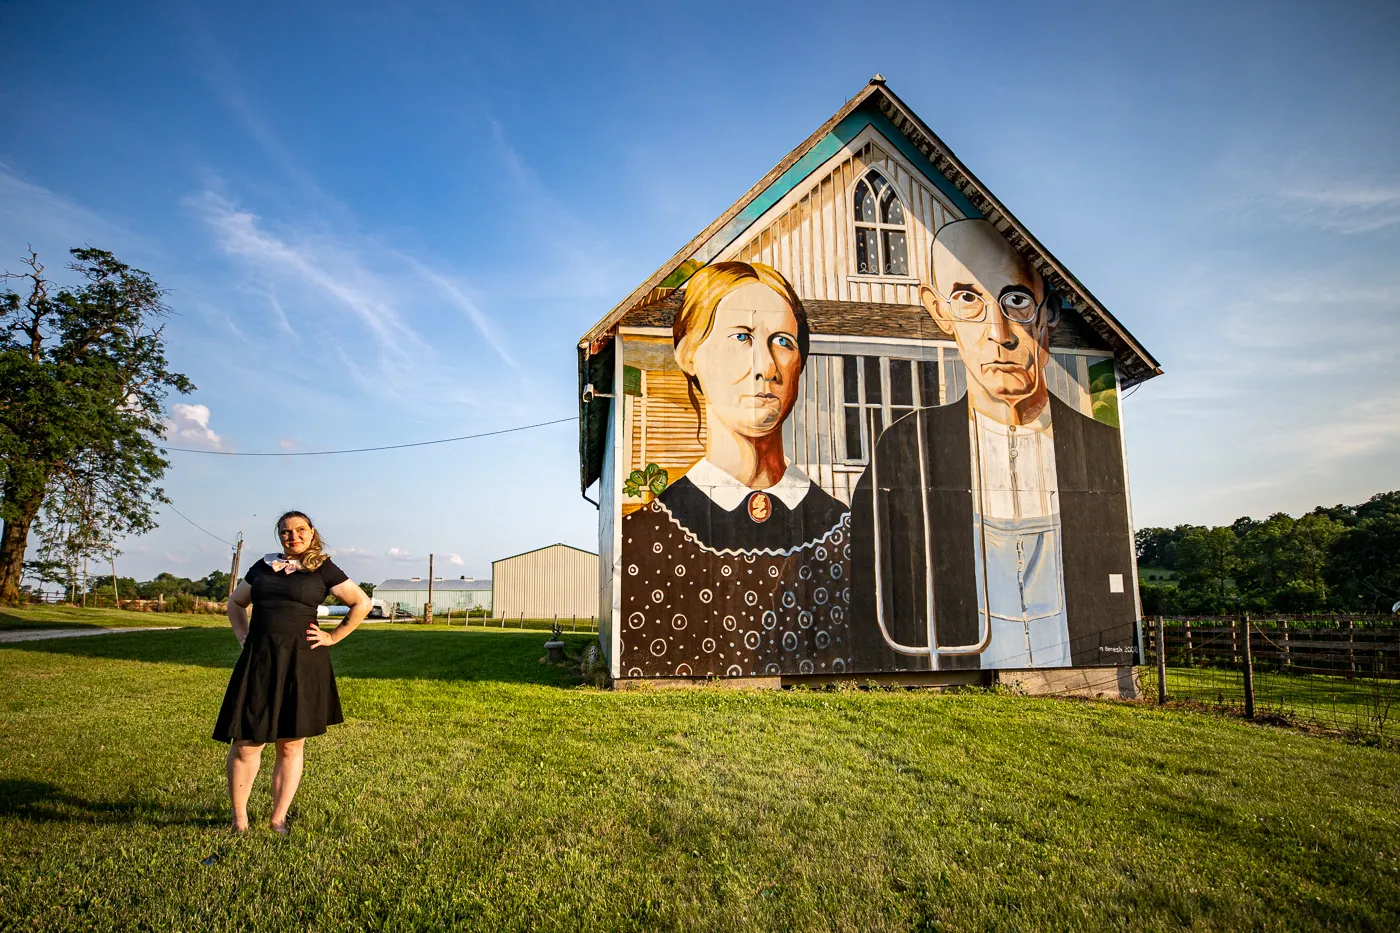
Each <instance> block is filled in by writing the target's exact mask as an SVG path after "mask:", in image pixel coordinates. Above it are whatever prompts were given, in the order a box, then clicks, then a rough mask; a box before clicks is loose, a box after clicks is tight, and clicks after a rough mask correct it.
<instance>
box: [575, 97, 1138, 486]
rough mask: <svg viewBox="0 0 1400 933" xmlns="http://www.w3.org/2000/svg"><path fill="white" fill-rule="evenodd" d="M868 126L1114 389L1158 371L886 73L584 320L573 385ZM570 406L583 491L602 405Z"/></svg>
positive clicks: (600, 429)
mask: <svg viewBox="0 0 1400 933" xmlns="http://www.w3.org/2000/svg"><path fill="white" fill-rule="evenodd" d="M871 125H873V126H875V127H876V129H878V130H879V131H880V132H881V133H882V135H884V136H885V137H886V139H887V140H888V141H889V142H890V143H891V144H892V145H893V146H895V148H897V149H898V150H899V151H900V152H901V154H902V155H904V156H905V157H906V158H907V159H909V160H910V161H911V162H913V163H915V164H916V165H918V167H919V168H920V169H921V170H922V171H923V173H924V174H925V175H926V176H927V177H928V179H929V181H930V182H932V183H933V184H935V185H936V186H937V187H938V188H939V189H940V190H941V192H942V193H943V194H944V195H945V196H947V197H948V199H949V201H950V202H952V203H953V204H954V205H955V206H956V207H957V208H958V209H959V210H960V211H962V212H963V214H964V215H966V216H968V217H981V218H985V219H986V220H988V221H989V222H991V223H992V225H993V226H995V227H996V229H997V230H998V231H999V232H1000V233H1001V234H1002V235H1003V236H1004V237H1006V239H1007V241H1008V242H1009V243H1010V244H1011V246H1012V247H1013V248H1014V249H1016V250H1017V251H1018V252H1019V253H1020V254H1021V255H1022V256H1023V257H1024V258H1025V259H1026V261H1027V262H1028V263H1029V264H1030V266H1031V267H1032V268H1034V269H1035V270H1036V271H1037V272H1039V273H1040V274H1041V276H1042V277H1043V278H1044V280H1045V283H1046V285H1047V287H1048V288H1050V289H1051V290H1052V291H1054V292H1055V293H1056V294H1058V295H1059V296H1060V299H1061V302H1062V304H1063V305H1064V306H1066V307H1067V308H1069V309H1071V310H1072V311H1073V312H1075V313H1076V314H1077V315H1078V317H1080V318H1081V319H1082V320H1083V322H1084V324H1085V325H1087V327H1088V329H1089V330H1091V331H1093V332H1094V334H1096V335H1097V337H1098V338H1099V339H1100V340H1101V341H1102V344H1103V346H1105V347H1106V348H1107V349H1109V350H1111V351H1112V352H1113V355H1114V358H1115V360H1116V361H1117V363H1118V371H1119V374H1120V376H1121V379H1122V385H1121V387H1122V388H1128V387H1130V386H1133V385H1136V384H1137V383H1140V382H1143V381H1145V380H1147V379H1151V378H1152V377H1153V376H1157V375H1160V374H1161V372H1162V369H1161V367H1160V366H1159V365H1158V363H1157V361H1156V359H1154V358H1153V356H1152V355H1151V354H1150V353H1148V351H1147V349H1146V348H1145V347H1143V346H1142V344H1141V343H1139V342H1138V340H1137V338H1136V337H1134V336H1133V335H1132V334H1131V333H1130V332H1129V331H1128V329H1127V328H1126V327H1124V326H1123V325H1122V324H1121V323H1120V322H1119V321H1118V319H1117V318H1115V317H1114V316H1113V314H1112V313H1110V312H1109V310H1108V309H1107V308H1106V307H1104V305H1103V303H1102V302H1100V301H1099V300H1098V298H1096V297H1095V296H1094V295H1093V293H1092V292H1090V291H1089V289H1088V288H1087V287H1085V285H1084V284H1083V283H1082V282H1080V281H1079V279H1078V278H1076V277H1075V276H1074V275H1073V273H1071V272H1070V271H1069V270H1068V269H1067V268H1066V267H1065V266H1064V264H1063V263H1061V262H1060V261H1059V260H1058V259H1056V258H1055V256H1054V255H1053V254H1052V253H1051V252H1050V251H1049V250H1048V249H1046V248H1045V246H1044V244H1042V243H1041V242H1040V241H1039V240H1038V239H1036V238H1035V236H1034V235H1033V234H1032V233H1031V232H1030V230H1028V229H1027V228H1026V226H1025V225H1024V224H1022V223H1021V222H1020V221H1019V220H1017V219H1016V217H1015V215H1014V214H1012V213H1011V211H1010V210H1008V209H1007V207H1006V205H1004V204H1002V203H1001V201H1000V200H999V199H998V198H997V197H996V195H994V194H992V192H991V190H990V189H988V188H987V186H986V185H984V184H983V183H982V182H981V180H980V179H978V178H977V176H976V175H974V174H973V173H972V172H971V170H969V169H968V168H967V166H966V165H964V164H963V163H962V160H960V159H959V158H958V157H957V156H956V155H954V154H953V151H952V150H951V149H950V148H948V145H947V144H946V143H944V142H943V140H941V139H939V138H938V136H937V134H935V133H934V132H933V130H931V129H929V128H928V126H927V125H926V124H925V123H924V122H923V121H922V120H921V119H919V117H918V116H917V115H916V114H915V113H914V112H913V111H912V110H910V109H909V107H908V106H907V105H906V104H905V103H904V102H903V101H902V100H900V99H899V97H898V95H896V94H895V93H894V92H893V91H891V90H890V89H889V88H888V87H887V86H886V84H885V79H884V78H883V77H882V76H880V75H876V76H875V77H874V78H871V79H870V82H869V83H868V84H866V86H865V87H864V88H862V89H861V91H860V93H858V94H856V95H855V96H854V97H852V98H851V99H850V100H848V101H847V102H846V103H845V105H843V106H842V107H841V109H840V110H838V111H836V113H834V114H832V116H831V118H830V119H828V120H827V121H826V122H825V123H823V124H822V125H821V126H820V127H818V128H817V130H816V132H814V133H812V135H810V136H808V137H807V139H805V140H804V141H803V142H802V144H801V145H799V146H798V147H797V148H795V149H793V150H792V151H791V152H789V153H788V154H787V155H786V156H784V157H783V159H782V161H780V162H779V163H778V164H777V165H775V166H773V168H772V169H770V170H769V171H768V173H767V174H765V175H764V176H763V177H762V178H761V179H759V181H758V182H757V183H755V184H754V185H753V187H751V188H749V190H748V191H746V192H745V193H744V195H743V196H742V197H740V198H739V199H738V200H737V201H735V202H734V203H733V204H732V205H730V207H729V209H728V210H726V211H725V212H724V213H722V214H720V215H719V216H718V217H716V218H715V219H714V220H713V221H712V222H711V223H710V224H709V225H708V226H707V227H705V229H704V230H702V231H700V233H699V234H697V235H696V236H695V237H694V238H693V239H692V240H691V241H690V242H689V243H687V244H686V245H685V246H683V247H682V248H681V249H680V250H678V251H677V252H676V253H675V255H673V256H672V257H671V258H670V259H668V260H666V262H665V263H663V264H662V265H661V266H660V268H658V269H657V270H656V271H655V272H653V273H652V274H651V275H650V276H648V277H647V278H646V279H645V280H644V281H642V283H641V284H639V285H638V286H637V287H636V288H635V289H633V290H632V292H631V293H630V294H628V295H627V296H626V297H625V298H623V299H622V301H620V302H618V303H617V305H616V306H614V307H613V309H612V310H611V311H609V312H608V313H607V314H606V315H604V316H603V317H602V319H600V320H599V321H598V322H597V323H596V324H594V325H593V326H592V327H591V328H589V330H588V332H587V333H585V334H584V335H583V337H582V338H581V339H580V340H579V344H578V352H579V388H580V390H582V389H583V387H584V386H585V385H587V384H589V383H594V384H595V385H596V386H597V387H598V389H599V390H600V391H604V392H606V391H609V387H610V386H611V383H612V363H611V357H612V352H611V351H612V340H613V337H614V336H615V334H616V329H617V327H618V326H619V325H620V324H622V323H624V319H625V318H628V317H629V315H630V314H631V313H634V312H640V311H643V310H646V309H648V308H649V307H650V306H652V305H654V304H658V303H661V302H664V301H665V300H666V299H667V298H670V297H671V296H672V295H673V293H674V292H675V291H676V290H677V289H678V288H679V287H680V286H682V285H684V283H685V281H686V279H688V278H689V276H690V274H691V273H693V272H694V271H695V270H696V269H698V268H700V267H702V266H704V265H705V264H706V263H708V262H709V261H710V260H711V259H713V258H714V257H715V256H716V255H718V254H719V253H720V251H721V250H723V249H724V247H725V246H727V245H729V244H730V243H732V242H733V241H734V240H735V239H737V238H738V237H739V236H740V235H741V234H743V233H744V231H746V230H747V229H749V227H750V226H751V225H752V224H753V223H754V222H755V221H756V220H757V219H758V218H759V217H760V216H762V215H763V213H764V212H765V211H767V210H768V208H769V207H771V206H773V205H774V204H775V203H777V202H778V201H779V200H780V199H781V198H782V197H783V195H785V194H786V193H788V192H789V191H791V190H792V189H793V188H795V187H796V186H797V185H798V184H800V183H801V182H802V181H803V180H804V179H805V178H807V177H808V176H809V175H811V174H812V172H814V171H815V170H816V169H817V168H818V167H819V166H821V165H822V164H823V163H824V162H825V161H826V160H827V159H828V158H829V157H830V156H832V155H833V154H835V152H837V151H838V150H840V149H841V148H842V147H844V146H845V144H846V142H848V141H849V140H851V139H853V138H854V137H855V136H856V135H858V134H859V133H860V132H861V131H862V130H864V129H865V128H866V127H867V126H871ZM803 304H804V306H806V305H807V302H806V301H805V300H804V302H803ZM843 304H845V303H843ZM848 306H849V305H848ZM629 323H630V322H629ZM593 357H597V359H593ZM579 409H580V410H579V415H580V417H579V454H580V466H581V468H582V476H581V479H582V483H583V488H584V489H587V488H588V487H589V486H590V485H592V483H593V481H594V480H596V479H597V478H598V473H597V471H598V468H599V467H600V466H601V457H600V456H595V455H597V454H599V453H600V450H601V444H602V436H603V434H604V433H605V432H606V427H607V413H606V406H605V405H602V404H594V405H589V404H586V403H584V402H582V401H580V403H579ZM590 409H591V410H590ZM595 460H596V461H597V462H596V463H595V462H594V461H595Z"/></svg>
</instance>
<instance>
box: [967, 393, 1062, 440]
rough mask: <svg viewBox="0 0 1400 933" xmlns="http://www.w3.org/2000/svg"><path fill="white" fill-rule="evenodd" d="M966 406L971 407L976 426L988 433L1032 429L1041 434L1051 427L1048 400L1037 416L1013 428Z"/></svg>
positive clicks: (1008, 433) (1010, 432) (1006, 432)
mask: <svg viewBox="0 0 1400 933" xmlns="http://www.w3.org/2000/svg"><path fill="white" fill-rule="evenodd" d="M968 407H969V408H971V409H972V415H973V418H974V419H975V420H976V422H977V425H978V427H980V428H981V429H982V430H983V431H986V432H987V433H989V434H1000V435H1002V436H1003V437H1005V436H1008V435H1011V434H1015V433H1017V432H1025V433H1030V432H1032V431H1034V432H1037V433H1041V434H1043V433H1045V432H1046V431H1049V430H1050V428H1051V424H1050V403H1049V402H1046V403H1045V407H1044V408H1043V409H1041V412H1040V415H1039V416H1037V417H1036V419H1035V420H1034V421H1030V422H1027V423H1026V424H1023V425H1021V426H1019V427H1014V428H1013V427H1012V426H1011V425H1009V424H1003V423H1002V422H1000V421H997V420H996V419H995V418H988V417H987V416H986V415H984V414H982V413H981V412H980V411H978V410H977V409H976V408H975V407H973V406H971V405H969V406H968Z"/></svg>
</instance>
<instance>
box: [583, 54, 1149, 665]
mask: <svg viewBox="0 0 1400 933" xmlns="http://www.w3.org/2000/svg"><path fill="white" fill-rule="evenodd" d="M579 361H580V389H581V397H582V401H581V416H582V417H581V419H580V431H581V435H580V450H581V455H582V459H583V463H582V467H583V470H582V472H583V476H582V479H583V484H584V487H585V491H586V490H587V489H588V488H590V487H594V485H595V484H596V490H597V494H596V495H597V503H598V506H599V537H600V542H599V545H600V548H599V549H600V555H601V558H602V559H601V561H600V563H601V574H602V579H601V580H600V581H599V583H600V591H601V596H602V598H601V600H600V603H601V605H602V607H603V608H602V613H603V624H602V632H601V638H602V642H603V648H604V651H605V652H606V653H607V655H608V658H609V662H610V664H611V667H612V672H613V674H614V676H615V677H617V678H620V679H628V678H676V677H678V678H698V677H731V678H744V677H764V676H767V677H774V676H782V677H798V676H800V675H825V676H838V677H858V676H859V675H861V674H877V673H899V672H905V673H912V672H929V671H944V670H955V671H975V670H1025V669H1035V668H1064V667H1084V666H1099V665H1116V664H1123V663H1131V662H1132V660H1133V658H1134V652H1135V650H1136V647H1137V639H1138V618H1139V613H1138V607H1137V601H1136V577H1135V568H1134V549H1133V541H1132V525H1131V517H1130V504H1129V497H1128V484H1127V469H1126V464H1125V460H1124V452H1123V436H1122V424H1121V418H1120V409H1119V391H1120V389H1121V388H1123V387H1124V386H1127V385H1132V384H1136V383H1138V382H1141V381H1142V380H1144V379H1146V378H1150V377H1152V376H1154V375H1156V374H1157V373H1158V372H1159V370H1158V368H1157V365H1156V363H1155V361H1153V360H1152V358H1151V357H1150V356H1149V355H1148V354H1147V352H1146V351H1145V350H1144V349H1143V348H1142V347H1141V346H1139V345H1138V344H1137V342H1136V340H1135V339H1133V338H1132V336H1131V334H1129V333H1128V332H1127V331H1126V329H1124V328H1123V327H1122V325H1121V324H1119V323H1118V321H1117V320H1116V319H1115V318H1114V317H1113V316H1112V315H1111V314H1109V312H1108V311H1107V309H1105V308H1103V307H1102V306H1101V305H1100V304H1099V303H1098V302H1097V300H1096V299H1094V297H1093V296H1092V295H1091V294H1090V293H1089V292H1088V291H1087V289H1085V288H1084V287H1083V286H1082V285H1081V284H1080V283H1079V282H1078V281H1077V280H1076V279H1074V278H1073V277H1072V276H1071V275H1070V274H1069V273H1068V271H1067V270H1065V269H1064V268H1063V267H1062V266H1061V265H1060V264H1059V263H1058V262H1057V261H1056V260H1055V259H1054V257H1053V256H1051V255H1050V254H1049V253H1048V251H1046V250H1045V249H1044V247H1043V246H1041V245H1040V244H1039V243H1038V242H1037V241H1035V240H1034V239H1033V238H1032V237H1031V235H1030V234H1029V231H1026V230H1025V229H1024V228H1023V227H1021V225H1020V224H1019V223H1018V222H1016V221H1015V219H1014V218H1013V217H1012V216H1011V215H1010V213H1009V211H1007V210H1006V209H1005V208H1004V207H1003V206H1002V205H1000V203H999V202H997V201H995V199H994V198H993V197H992V196H991V194H990V192H987V191H986V190H985V189H984V188H982V187H981V186H980V183H978V182H977V181H976V179H975V177H974V176H972V175H971V173H970V172H968V171H967V170H966V169H965V167H963V166H962V164H961V163H960V162H957V160H956V158H955V157H953V156H952V154H951V153H950V152H948V151H947V149H946V147H945V146H944V145H943V144H942V143H941V141H939V140H938V139H937V138H936V137H934V136H933V135H932V132H931V131H929V130H927V128H926V127H924V126H923V124H922V123H921V122H919V121H918V119H917V117H915V116H913V114H912V113H911V112H909V111H908V109H907V108H906V107H905V106H904V105H903V103H902V102H901V101H899V99H898V98H896V97H895V96H894V95H893V93H892V92H890V91H889V90H888V89H887V88H886V87H885V85H884V83H883V81H882V80H881V79H877V80H875V81H872V82H871V84H870V85H868V86H867V87H866V89H865V90H864V91H862V93H861V94H859V95H857V96H856V97H855V98H853V99H852V101H851V102H849V103H848V104H847V105H846V107H845V108H843V109H842V111H840V112H838V113H837V114H836V115H835V116H834V117H833V118H832V120H831V121H828V123H827V125H826V126H825V127H823V130H819V131H818V133H817V134H814V136H813V137H812V138H811V139H809V140H808V141H807V142H806V143H804V144H803V146H801V147H799V148H798V149H797V150H794V152H793V153H791V154H789V156H788V157H787V158H786V159H785V160H784V161H783V162H782V163H780V164H779V165H778V166H777V167H776V168H775V169H774V170H773V171H772V172H770V173H769V174H768V176H767V177H766V178H765V179H764V182H763V183H761V184H760V185H758V186H756V187H755V189H754V190H752V191H750V193H749V194H748V195H746V197H745V199H743V200H741V201H740V202H738V203H736V204H735V205H734V206H733V207H731V208H730V210H729V211H727V212H726V214H724V215H722V216H721V217H720V218H718V219H717V220H716V221H715V223H713V224H712V225H711V226H710V227H709V228H707V229H706V230H705V231H703V232H702V233H701V234H700V235H699V236H698V237H697V238H696V239H695V240H693V241H692V242H691V243H690V244H688V245H687V247H686V248H685V249H684V250H682V252H681V253H679V254H678V255H677V257H676V258H675V259H673V260H672V261H671V262H670V263H668V264H667V265H666V266H663V267H662V269H661V270H658V272H657V274H656V275H654V276H653V277H652V279H650V280H648V281H647V282H644V283H642V285H641V286H639V287H638V289H637V290H636V291H634V293H633V294H632V295H631V296H628V298H627V299H625V300H624V301H623V302H622V303H621V304H620V305H619V306H618V308H616V309H614V311H613V312H612V313H611V314H610V315H608V316H607V317H605V318H604V319H603V320H602V321H600V322H599V324H598V325H597V326H595V328H594V329H593V330H592V331H590V333H589V334H587V335H585V337H584V339H583V340H582V341H581V342H580V346H579Z"/></svg>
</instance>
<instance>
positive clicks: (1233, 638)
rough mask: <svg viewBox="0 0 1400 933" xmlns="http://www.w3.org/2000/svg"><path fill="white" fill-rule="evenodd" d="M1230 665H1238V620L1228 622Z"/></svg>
mask: <svg viewBox="0 0 1400 933" xmlns="http://www.w3.org/2000/svg"><path fill="white" fill-rule="evenodd" d="M1230 663H1231V664H1238V663H1240V620H1239V619H1238V618H1235V619H1231V620H1230Z"/></svg>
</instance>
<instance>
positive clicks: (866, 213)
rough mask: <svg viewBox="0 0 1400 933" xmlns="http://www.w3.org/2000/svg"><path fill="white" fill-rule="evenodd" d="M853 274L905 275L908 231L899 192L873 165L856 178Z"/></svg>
mask: <svg viewBox="0 0 1400 933" xmlns="http://www.w3.org/2000/svg"><path fill="white" fill-rule="evenodd" d="M853 198H854V201H855V203H854V205H853V208H854V211H853V216H854V217H855V225H856V274H857V275H898V276H907V275H909V233H908V220H907V219H906V214H905V212H904V204H903V202H901V201H900V200H899V192H898V191H896V190H895V187H894V185H892V184H890V183H889V181H888V180H886V178H885V176H884V175H882V174H880V172H879V171H878V170H877V169H873V168H872V169H871V170H870V171H868V172H866V173H865V176H864V177H862V178H861V180H860V181H858V182H856V187H855V193H854V195H853Z"/></svg>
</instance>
